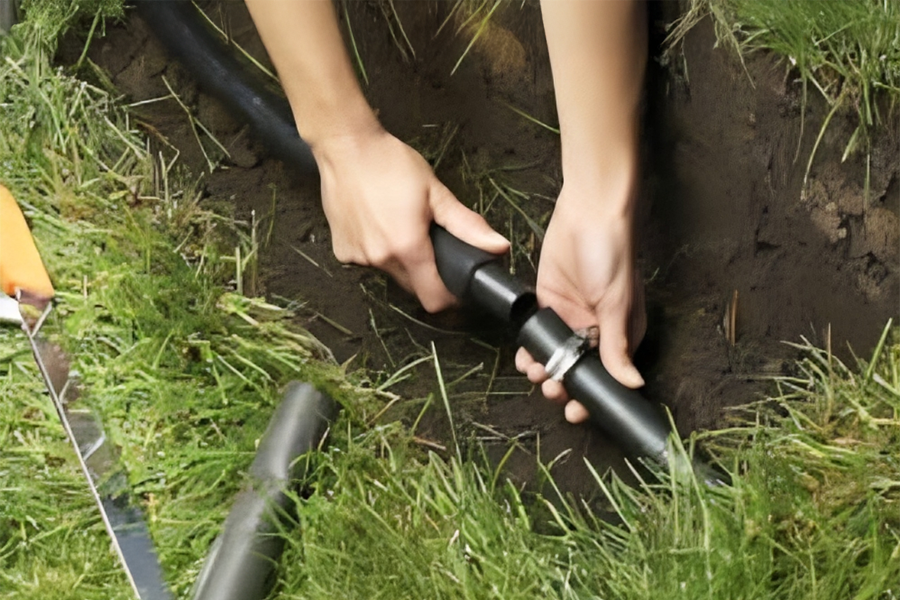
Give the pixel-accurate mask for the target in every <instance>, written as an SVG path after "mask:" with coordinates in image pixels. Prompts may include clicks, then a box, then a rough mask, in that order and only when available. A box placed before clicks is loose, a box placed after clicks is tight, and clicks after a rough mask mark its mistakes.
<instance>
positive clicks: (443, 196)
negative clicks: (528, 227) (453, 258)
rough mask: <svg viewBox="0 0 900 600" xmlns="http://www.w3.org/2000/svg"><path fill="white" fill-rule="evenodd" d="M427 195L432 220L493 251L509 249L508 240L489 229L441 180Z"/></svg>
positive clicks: (501, 252) (467, 241)
mask: <svg viewBox="0 0 900 600" xmlns="http://www.w3.org/2000/svg"><path fill="white" fill-rule="evenodd" d="M430 199H431V211H432V215H433V217H434V222H435V223H437V224H438V225H440V226H441V227H443V228H444V229H446V230H447V231H449V232H450V233H451V234H453V235H455V236H456V237H458V238H459V239H461V240H462V241H464V242H466V243H467V244H471V245H472V246H475V247H477V248H481V249H482V250H485V251H487V252H490V253H492V254H503V253H505V252H506V251H508V250H509V241H507V239H506V238H505V237H503V236H502V235H500V234H499V233H497V232H496V231H494V230H493V229H491V226H490V225H488V222H487V221H485V220H484V217H482V216H481V215H479V214H478V213H477V212H475V211H473V210H470V209H469V208H467V207H466V206H465V205H464V204H463V203H462V202H460V201H459V200H457V199H456V196H454V195H453V193H452V192H451V191H450V190H448V189H447V188H446V187H445V186H444V185H443V184H442V183H440V182H437V183H435V184H434V186H433V187H432V189H431V197H430Z"/></svg>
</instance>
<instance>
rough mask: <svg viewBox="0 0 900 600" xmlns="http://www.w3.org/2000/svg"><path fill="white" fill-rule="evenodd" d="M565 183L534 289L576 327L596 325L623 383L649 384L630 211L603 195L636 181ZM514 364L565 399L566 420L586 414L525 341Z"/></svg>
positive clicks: (609, 363)
mask: <svg viewBox="0 0 900 600" xmlns="http://www.w3.org/2000/svg"><path fill="white" fill-rule="evenodd" d="M603 187H604V188H605V190H604V189H602V188H599V187H597V186H593V187H588V186H584V187H582V186H579V185H577V184H573V185H571V186H570V185H568V184H567V185H563V189H562V191H561V192H560V195H559V199H558V200H557V205H556V210H555V211H554V213H553V217H552V218H551V220H550V225H549V226H548V228H547V233H546V236H545V238H544V242H543V248H542V250H541V258H540V264H539V268H538V277H537V296H538V302H539V303H540V305H541V306H549V307H551V308H553V310H555V311H556V312H557V314H559V316H560V318H562V320H563V321H565V322H566V324H567V325H569V327H571V328H572V329H580V328H584V327H591V326H595V325H596V326H599V329H600V349H599V351H600V359H601V361H602V363H603V365H604V367H606V369H607V371H609V374H610V375H612V376H613V377H614V378H615V379H616V380H617V381H619V382H620V383H621V384H623V385H625V386H627V387H630V388H638V387H641V386H642V385H643V384H644V380H643V378H642V377H641V375H640V373H639V372H638V370H637V369H636V368H635V367H634V365H633V364H632V362H631V355H632V353H633V351H634V349H635V348H636V347H637V345H638V344H639V343H640V341H641V339H642V338H643V336H644V332H645V331H646V315H645V311H644V301H643V300H644V299H643V282H642V281H641V280H640V277H638V276H637V275H636V272H635V265H634V252H633V233H632V218H631V214H632V211H631V209H630V202H628V203H627V205H628V206H629V208H628V209H626V210H624V211H619V212H616V211H605V210H604V206H611V205H615V206H620V205H621V204H620V203H615V202H610V203H606V204H604V202H602V201H598V200H603V199H604V198H599V199H598V198H597V196H598V194H602V195H605V196H607V197H609V196H610V195H611V196H618V197H619V198H621V197H622V194H630V193H631V188H632V185H631V182H630V181H623V182H621V185H619V186H618V187H617V186H615V185H610V184H609V181H607V182H606V183H605V184H603ZM516 368H517V369H518V370H519V371H520V372H522V373H526V374H527V375H528V379H529V380H530V381H531V382H532V383H534V384H541V391H542V392H543V394H544V396H546V397H547V398H548V399H550V400H553V401H556V402H560V403H562V402H567V405H566V410H565V414H566V419H567V420H568V421H570V422H572V423H578V422H581V421H584V420H585V419H586V418H587V416H588V413H587V410H586V409H585V408H584V406H583V405H582V404H581V403H579V402H577V401H575V400H570V399H569V396H568V394H567V393H566V390H565V388H563V386H562V384H561V383H560V382H557V381H554V380H552V379H548V376H547V372H546V371H545V369H544V366H543V365H541V364H540V363H538V362H536V361H535V360H534V359H533V358H532V357H531V355H530V354H529V353H528V352H527V351H526V350H525V349H524V348H520V349H519V352H518V353H517V355H516Z"/></svg>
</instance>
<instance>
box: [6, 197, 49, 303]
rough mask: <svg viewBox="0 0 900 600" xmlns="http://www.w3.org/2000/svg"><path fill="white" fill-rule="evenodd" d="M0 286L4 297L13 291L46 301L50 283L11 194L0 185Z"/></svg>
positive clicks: (13, 294)
mask: <svg viewBox="0 0 900 600" xmlns="http://www.w3.org/2000/svg"><path fill="white" fill-rule="evenodd" d="M0 289H2V290H3V292H4V293H5V294H6V295H7V296H12V297H16V294H17V292H19V291H20V290H21V291H22V292H27V293H28V294H29V295H31V296H36V297H38V298H43V299H46V300H50V299H51V298H53V284H52V283H50V276H49V275H47V269H45V268H44V263H43V262H42V261H41V256H40V254H38V251H37V247H36V246H35V245H34V238H33V237H31V231H30V230H29V229H28V224H27V223H26V222H25V215H23V214H22V211H21V210H20V209H19V205H18V204H16V201H15V199H14V198H13V197H12V194H10V193H9V190H7V189H6V188H5V187H3V186H2V185H0Z"/></svg>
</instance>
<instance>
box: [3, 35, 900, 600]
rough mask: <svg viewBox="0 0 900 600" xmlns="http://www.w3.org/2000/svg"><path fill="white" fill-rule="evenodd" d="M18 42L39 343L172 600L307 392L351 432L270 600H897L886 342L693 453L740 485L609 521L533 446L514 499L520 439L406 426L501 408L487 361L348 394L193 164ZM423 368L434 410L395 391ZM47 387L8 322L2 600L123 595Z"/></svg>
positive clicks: (402, 370) (10, 153)
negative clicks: (66, 366) (92, 428)
mask: <svg viewBox="0 0 900 600" xmlns="http://www.w3.org/2000/svg"><path fill="white" fill-rule="evenodd" d="M28 31H32V30H29V29H27V28H23V29H22V30H21V32H20V33H19V35H20V36H23V37H16V38H14V39H12V40H6V41H5V42H3V43H4V46H3V56H4V57H5V58H4V61H3V62H2V63H0V106H2V111H0V130H2V131H3V136H2V137H0V165H2V174H3V175H2V176H3V181H4V183H5V184H7V185H8V186H9V187H10V188H11V189H12V191H13V192H14V193H15V195H16V196H17V198H18V199H19V201H20V202H21V204H22V206H23V207H24V210H25V212H26V214H27V217H28V219H29V220H30V223H31V225H32V227H33V230H34V233H35V236H36V238H37V241H38V244H39V248H40V250H41V252H42V254H43V256H44V258H45V261H46V262H47V264H48V265H49V267H50V270H51V273H52V275H53V278H54V281H55V282H56V285H57V289H58V295H59V298H58V309H57V311H56V314H57V316H58V318H56V319H55V320H54V321H53V322H52V323H50V324H49V328H48V330H47V331H48V333H49V334H50V335H52V336H53V337H56V338H58V339H59V340H60V341H61V342H62V343H64V344H65V345H66V346H67V347H68V348H69V350H70V351H71V353H72V355H73V357H75V359H76V361H77V368H78V370H79V372H80V373H81V375H82V378H83V380H84V382H85V389H86V396H85V401H87V402H90V403H91V405H92V406H95V407H97V408H98V409H99V411H100V412H101V413H102V415H103V418H104V422H105V423H106V425H107V428H108V430H109V434H110V435H111V436H112V438H113V439H114V440H115V441H116V443H117V444H118V445H119V446H121V449H122V453H123V460H124V461H125V463H126V464H127V466H128V467H129V473H130V484H131V486H132V489H133V490H134V493H135V496H136V497H137V498H139V499H140V501H141V503H142V505H143V507H144V509H145V511H146V513H147V515H148V518H149V525H150V529H151V532H152V535H153V537H154V541H155V543H156V545H157V547H158V549H159V552H160V556H161V559H162V561H163V565H164V568H165V571H166V574H167V577H168V580H169V582H170V583H171V585H172V586H173V588H174V589H175V590H176V592H177V593H178V595H179V597H185V598H186V597H190V587H191V585H192V584H193V579H194V578H195V577H196V574H197V572H198V571H199V568H200V565H201V563H202V561H203V558H204V556H205V554H206V552H207V551H208V548H209V544H210V543H211V541H212V539H213V538H214V537H215V535H216V533H217V532H218V531H219V529H220V527H221V525H222V522H223V521H224V517H225V514H226V513H227V510H228V507H229V505H230V501H231V499H232V498H233V496H234V494H235V492H236V491H237V490H238V489H239V488H240V487H241V485H242V484H243V481H244V475H243V470H244V469H245V468H246V466H247V465H248V464H249V463H250V461H251V460H252V457H253V453H254V449H255V444H256V440H257V438H258V437H259V436H260V435H261V433H262V431H263V430H264V428H265V425H266V422H267V420H268V418H269V416H270V415H271V411H272V409H273V407H274V405H275V403H276V402H277V401H278V395H279V389H280V387H281V385H282V384H283V383H284V382H286V381H287V380H289V379H292V378H300V379H307V380H312V381H314V382H317V383H318V384H320V385H322V386H323V387H325V388H326V389H327V390H328V391H329V392H330V393H331V394H332V395H333V396H335V397H336V398H337V399H338V400H339V401H340V402H341V403H342V404H343V405H344V406H345V411H344V413H343V415H342V417H341V419H340V420H339V421H338V422H337V423H336V424H335V426H334V427H333V428H332V430H331V433H330V436H329V438H330V439H329V446H328V448H327V449H326V450H324V451H323V452H322V453H320V454H319V455H317V457H316V467H315V470H314V471H313V472H312V473H311V474H310V475H309V478H308V481H307V482H306V484H307V485H306V488H307V491H306V493H305V494H303V495H302V496H300V495H298V496H296V497H295V502H296V504H297V506H298V509H299V511H298V514H299V518H298V521H299V523H298V526H297V527H293V526H288V527H286V528H285V530H284V535H285V537H286V540H287V551H286V555H285V556H284V558H283V560H282V561H281V566H280V569H279V582H278V588H277V590H276V591H275V592H274V597H280V598H360V599H370V598H502V599H516V598H537V597H540V598H567V599H576V598H577V599H581V598H622V599H631V598H634V599H649V598H654V599H655V598H716V599H719V598H748V599H749V598H775V599H782V598H784V599H795V598H798V599H799V598H804V599H806V598H810V599H812V598H817V599H829V598H834V599H844V598H871V599H877V600H888V599H891V598H896V597H897V596H898V595H900V593H898V589H897V583H896V582H898V581H900V510H898V505H900V460H898V457H900V340H898V337H897V335H898V334H897V333H896V332H892V330H891V328H890V326H889V327H887V328H886V329H885V335H884V337H883V338H882V340H881V342H880V343H879V345H878V347H877V349H876V351H875V352H874V354H873V356H872V357H869V359H868V360H865V361H859V364H853V365H844V364H842V363H841V362H840V361H838V360H837V359H836V358H835V357H833V356H832V355H831V354H830V353H829V352H828V351H827V350H822V349H818V348H816V347H813V346H811V345H809V344H806V343H804V344H802V345H800V347H799V348H800V350H802V352H803V353H804V354H805V359H804V360H803V361H802V362H800V363H799V364H798V365H797V366H796V369H795V374H794V375H793V376H792V377H786V378H780V379H778V380H775V381H774V382H773V395H772V398H770V399H769V400H767V401H766V402H761V403H759V404H757V405H754V406H750V407H746V409H745V410H744V412H743V413H742V415H741V416H742V420H741V421H740V422H739V423H737V424H736V425H735V426H734V427H731V428H730V429H727V430H723V431H719V432H712V433H709V434H706V435H705V436H703V438H702V439H696V440H690V443H693V442H695V441H696V442H700V441H702V442H704V443H705V444H706V445H707V446H708V447H711V448H712V449H713V450H714V452H715V454H716V456H717V457H718V459H719V461H720V462H721V463H722V465H723V466H724V467H725V468H726V469H728V470H729V471H731V472H732V473H733V475H734V486H733V487H730V488H719V489H710V488H706V487H704V486H701V485H698V483H697V482H696V481H695V480H694V479H692V478H691V477H689V476H685V475H684V474H679V473H668V474H667V473H659V474H658V479H656V480H653V481H649V480H644V481H642V482H640V483H639V484H638V485H637V486H633V487H629V486H626V485H624V484H623V483H622V482H621V481H620V480H619V479H618V478H617V477H616V476H614V475H613V474H609V473H599V472H596V471H595V480H596V484H597V491H598V495H599V501H597V502H587V501H582V500H580V499H574V498H571V497H568V496H565V495H563V494H562V493H559V492H558V490H557V488H556V486H555V484H554V482H553V479H552V477H551V476H550V474H551V473H552V465H553V463H554V461H555V460H556V458H554V457H546V456H542V455H541V454H540V453H539V452H538V453H537V455H536V456H535V460H537V461H539V462H540V466H541V471H542V473H543V474H544V478H543V481H542V482H541V483H542V485H540V486H536V487H535V488H529V489H527V490H524V489H522V488H520V487H519V486H517V485H515V484H514V483H513V482H512V481H510V480H509V479H508V478H507V474H506V473H505V472H504V471H503V469H502V465H503V464H504V461H505V458H501V459H500V461H499V465H500V466H498V463H492V462H491V461H489V460H488V459H487V458H486V457H485V449H484V446H483V444H482V442H481V441H479V439H478V438H479V436H481V437H483V436H484V433H485V432H487V433H490V434H491V440H492V441H497V438H500V439H501V441H503V442H506V443H509V444H510V446H509V447H510V452H512V450H513V449H514V448H515V447H516V446H515V445H516V444H517V443H518V442H517V440H516V439H515V438H512V439H509V438H507V439H503V437H504V436H503V435H502V434H498V433H497V432H494V431H493V430H491V429H490V428H489V427H486V426H480V427H479V426H474V427H472V429H471V431H466V430H465V429H461V430H460V431H456V432H455V436H456V440H457V442H458V443H456V444H454V445H453V446H452V447H449V448H446V450H443V449H441V446H440V445H439V444H435V443H434V442H433V441H431V440H427V439H424V438H423V437H420V434H419V432H418V431H417V425H418V424H419V423H420V422H421V416H422V414H424V408H425V407H427V406H429V405H433V406H437V407H439V408H440V409H441V410H442V412H444V413H446V415H447V418H448V419H449V420H451V421H454V422H457V423H459V422H460V420H461V419H460V418H459V416H460V410H461V408H460V405H459V404H458V403H457V402H456V400H457V397H458V396H457V390H456V389H455V388H456V387H457V386H459V385H461V383H462V382H463V381H464V380H466V379H467V378H469V377H476V376H478V375H483V376H484V377H490V381H489V383H488V390H489V391H491V392H492V393H504V392H503V390H494V389H493V388H494V387H495V385H496V386H497V387H498V388H499V387H500V384H501V383H503V382H500V381H495V375H496V363H495V364H494V367H493V373H490V374H488V373H487V372H486V371H485V372H483V373H478V367H474V368H473V367H472V365H452V364H450V361H448V360H445V359H444V358H441V359H440V360H439V359H438V355H437V351H436V349H435V348H434V347H432V348H430V349H424V348H423V352H422V353H421V354H419V355H415V356H413V357H405V358H403V359H401V358H399V357H397V362H396V369H395V371H394V372H393V373H392V374H372V373H350V374H348V373H346V372H345V370H344V369H342V368H341V367H339V366H338V365H335V364H334V362H333V361H332V360H331V359H330V357H329V356H328V352H327V351H326V350H325V349H324V348H322V347H321V346H320V345H319V344H318V343H317V342H316V341H315V340H314V339H313V338H312V337H310V336H309V335H308V334H306V333H304V332H303V331H302V330H299V329H297V328H295V327H293V326H292V325H291V322H290V317H291V313H290V311H289V310H287V309H284V308H281V307H279V306H275V305H273V304H270V303H269V302H267V301H266V300H264V299H261V298H253V297H247V296H245V295H243V294H241V293H239V290H249V289H251V288H252V287H253V285H252V284H251V282H252V280H253V272H254V269H253V264H254V257H255V256H257V255H258V252H259V244H260V243H264V242H263V241H261V240H260V237H261V236H259V235H257V233H256V229H257V225H258V224H257V223H255V221H254V222H253V223H239V222H235V221H234V220H233V219H232V218H230V217H229V216H228V215H222V214H215V213H211V212H209V211H207V210H205V208H204V207H203V206H202V205H200V204H199V203H198V197H199V195H198V193H197V190H196V189H195V186H194V179H193V177H192V176H191V175H190V174H189V173H187V172H185V171H184V170H183V169H180V168H179V165H178V164H177V157H172V156H171V155H165V153H163V154H158V153H156V152H155V151H154V152H151V151H150V150H148V143H147V141H146V139H145V138H144V137H142V136H141V135H140V134H139V133H138V132H137V131H136V128H135V125H134V123H133V122H132V121H131V119H130V117H129V115H128V114H127V112H124V111H123V110H122V109H121V108H119V107H118V106H117V105H116V103H115V102H114V101H113V100H112V99H111V98H110V96H109V95H108V94H107V93H106V92H104V91H102V90H99V89H97V88H94V87H92V86H90V85H88V84H86V83H84V82H81V81H79V80H77V79H74V78H72V77H69V76H67V75H66V74H65V73H62V72H60V71H58V70H56V69H53V68H52V67H51V66H50V64H49V62H48V61H47V59H46V56H47V52H46V48H45V47H43V46H40V45H39V43H36V44H34V45H31V44H30V43H24V42H22V41H21V40H22V39H28V40H32V41H33V40H34V38H28V37H24V36H25V35H26V32H28ZM27 35H33V34H27ZM447 135H450V133H449V132H447ZM435 156H436V157H437V156H443V151H442V150H441V151H439V153H438V154H436V155H435ZM435 160H437V158H435ZM478 182H479V183H480V184H483V186H484V187H485V189H488V190H492V192H491V194H492V195H491V196H489V197H488V198H487V201H488V202H491V201H497V202H500V203H505V204H510V205H511V206H510V208H511V209H512V210H515V208H514V207H513V206H512V204H515V203H520V202H521V201H523V200H526V198H523V197H522V195H521V194H523V193H524V192H521V191H519V190H516V189H515V188H513V187H511V186H510V185H509V184H508V183H504V181H503V180H502V179H501V178H500V177H499V174H497V173H493V172H484V173H483V177H482V176H479V177H478ZM501 192H502V193H503V194H506V196H505V197H501ZM517 218H518V217H517ZM538 225H539V223H538ZM528 227H530V226H529V225H528V224H527V223H526V224H524V225H523V227H522V229H523V230H525V229H526V228H528ZM532 233H537V232H532ZM262 237H263V238H267V237H268V236H262ZM235 249H237V250H235ZM386 310H390V307H387V308H386ZM398 310H399V309H398ZM374 321H375V319H374V316H373V317H372V322H373V323H374ZM383 343H386V342H385V341H384V340H383ZM386 348H387V346H386ZM428 368H430V369H431V371H432V372H433V373H432V374H433V376H434V378H435V381H436V387H435V389H434V390H432V392H431V393H430V394H429V395H428V396H427V397H425V398H420V399H404V398H400V397H399V396H396V395H394V394H393V393H391V390H392V389H394V385H395V384H396V383H397V382H399V381H401V380H403V379H404V378H405V377H407V376H408V375H409V374H411V373H412V372H413V371H414V370H415V371H419V370H425V369H428ZM488 370H490V369H488ZM370 378H371V379H370ZM496 379H497V380H499V378H496ZM517 381H518V380H517ZM377 388H381V389H380V391H379V390H378V389H377ZM42 390H43V384H42V383H41V381H40V378H39V376H38V374H37V372H36V368H35V367H34V365H33V363H32V361H31V358H30V356H29V353H28V349H27V344H26V342H25V340H24V338H23V337H22V336H21V334H19V333H18V332H17V331H16V330H15V329H10V328H0V396H2V398H3V402H2V403H0V447H2V448H3V452H2V453H0V597H4V598H5V597H9V598H35V599H37V598H41V599H42V600H44V599H47V600H60V599H63V598H78V599H93V598H97V599H100V598H104V599H106V598H130V597H131V595H130V590H129V588H128V586H127V583H126V582H125V580H124V577H123V576H122V574H121V572H120V570H119V567H118V565H117V563H116V561H115V559H114V555H113V553H112V552H111V551H110V548H109V543H108V540H107V538H106V533H105V530H104V529H103V526H102V524H101V523H100V521H99V518H98V516H97V513H96V509H95V508H94V506H93V504H92V500H91V498H90V495H89V493H88V491H87V489H86V486H85V484H84V482H83V481H82V479H81V474H80V472H79V470H78V467H77V464H76V461H75V460H74V457H73V456H72V455H71V452H70V449H69V446H68V442H67V441H66V440H65V438H64V435H63V432H62V429H61V427H60V425H59V424H58V422H57V418H56V415H55V414H54V412H53V409H52V407H51V406H50V403H49V402H48V401H47V400H46V397H45V395H44V394H43V391H42ZM401 403H402V404H404V405H405V406H406V408H419V409H420V410H419V412H418V415H419V417H418V418H417V419H416V421H415V422H413V424H412V426H411V427H410V426H408V425H405V424H404V423H402V422H398V421H391V420H390V413H391V409H392V407H396V406H397V405H398V404H401ZM537 447H538V449H539V448H540V445H539V444H538V446H537ZM689 451H690V444H689V446H688V448H687V449H685V448H684V447H682V446H679V445H674V446H673V448H672V452H689ZM508 456H509V454H507V457H508Z"/></svg>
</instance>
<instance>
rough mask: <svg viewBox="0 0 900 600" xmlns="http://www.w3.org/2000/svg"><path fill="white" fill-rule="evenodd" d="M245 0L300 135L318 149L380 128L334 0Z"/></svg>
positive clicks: (314, 148)
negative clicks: (332, 140) (327, 141)
mask: <svg viewBox="0 0 900 600" xmlns="http://www.w3.org/2000/svg"><path fill="white" fill-rule="evenodd" d="M246 3H247V8H248V9H249V11H250V15H251V16H252V17H253V21H254V23H255V24H256V28H257V30H258V31H259V34H260V37H261V38H262V40H263V43H264V44H265V46H266V50H267V51H268V53H269V57H270V58H271V59H272V62H273V63H274V64H275V68H276V69H277V70H278V74H279V77H280V78H281V84H282V86H283V87H284V91H285V94H287V97H288V100H289V101H290V103H291V108H292V110H293V112H294V119H295V120H296V122H297V128H298V130H299V132H300V136H301V137H302V138H303V139H304V140H306V141H307V142H308V143H309V144H310V145H311V146H312V148H313V150H314V151H315V150H316V146H317V145H318V144H319V143H320V142H321V141H322V140H323V139H326V138H328V137H333V136H342V135H351V134H354V133H357V132H359V131H365V130H372V129H377V128H379V127H380V126H379V125H378V120H377V119H376V117H375V115H374V113H373V112H372V110H371V108H370V107H369V105H368V103H367V102H366V99H365V97H364V96H363V94H362V91H361V90H360V87H359V83H358V81H357V79H356V74H355V73H354V72H353V67H352V65H351V64H350V59H349V57H348V55H347V50H346V48H345V47H344V43H343V40H342V39H341V34H340V31H339V29H338V22H337V15H336V14H335V11H334V6H333V5H332V2H331V0H294V1H284V0H246Z"/></svg>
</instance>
